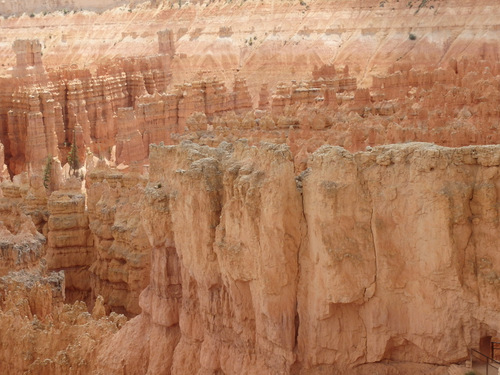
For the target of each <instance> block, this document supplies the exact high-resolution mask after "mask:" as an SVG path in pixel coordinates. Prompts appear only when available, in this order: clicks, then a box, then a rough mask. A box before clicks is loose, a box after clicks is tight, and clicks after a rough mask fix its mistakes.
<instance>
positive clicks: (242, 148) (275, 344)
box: [98, 142, 500, 374]
mask: <svg viewBox="0 0 500 375" xmlns="http://www.w3.org/2000/svg"><path fill="white" fill-rule="evenodd" d="M499 166H500V148H499V147H498V146H483V147H472V146H471V147H466V148H459V149H449V148H443V147H438V146H435V145H430V144H419V143H414V144H408V145H400V146H398V145H394V146H381V147H376V148H374V149H372V150H371V151H369V152H359V153H356V154H351V153H349V152H347V151H346V150H345V149H342V148H340V147H332V146H328V147H326V146H325V147H322V148H320V149H319V150H318V151H316V152H315V153H314V154H313V155H312V156H311V158H310V160H309V162H308V167H309V168H308V169H307V171H305V172H303V173H302V174H301V175H300V176H299V177H298V179H297V180H296V179H295V172H294V168H293V160H292V157H291V154H290V151H289V150H288V149H287V148H286V147H284V146H283V145H281V146H277V145H272V144H262V145H261V146H260V147H257V148H256V147H250V146H248V145H247V144H246V143H245V142H238V143H236V144H234V145H229V144H222V145H221V146H220V147H219V148H217V149H213V148H207V147H200V146H198V145H195V144H190V143H184V144H182V145H180V146H169V147H158V146H152V149H151V169H150V182H149V184H148V186H147V188H146V191H145V197H146V199H145V203H144V207H143V211H142V215H143V220H144V222H145V229H146V232H147V233H148V237H149V240H150V243H151V246H152V247H153V250H152V268H151V276H150V285H149V286H148V287H147V288H146V289H145V291H144V292H143V293H142V295H141V299H140V305H141V307H142V309H143V312H142V313H141V314H140V315H139V316H138V317H136V318H134V319H132V320H131V321H130V323H128V324H127V325H126V326H125V327H124V329H123V330H122V331H120V332H119V333H118V334H117V335H116V336H114V337H112V338H111V339H110V340H111V341H110V342H108V343H107V344H105V346H104V347H103V349H102V350H101V351H100V354H99V357H98V358H99V359H98V363H99V366H98V367H99V371H101V372H102V373H119V371H121V370H120V369H121V368H122V366H123V363H124V362H125V363H126V366H127V369H128V371H130V372H131V373H137V374H139V373H142V372H143V371H144V369H143V368H141V367H140V364H143V363H148V370H147V371H151V372H155V373H164V374H181V373H186V371H188V372H190V373H191V372H193V373H195V372H201V373H204V372H210V373H213V372H216V373H217V372H223V373H225V374H239V373H246V374H253V373H255V374H257V373H259V374H262V373H266V374H267V373H269V374H278V373H280V374H283V373H290V374H292V373H300V374H319V373H323V372H325V371H327V372H329V373H345V372H346V371H348V372H349V373H359V374H364V373H367V372H366V371H368V372H369V371H371V370H374V369H379V370H380V371H386V370H387V368H385V370H384V367H383V365H380V363H382V362H385V363H387V364H389V365H390V366H394V367H395V368H399V369H400V370H401V371H415V373H431V372H433V371H434V372H436V373H440V371H443V370H444V369H445V367H440V366H445V365H447V364H449V363H453V362H458V361H461V360H463V359H465V358H467V356H468V351H467V349H468V348H469V347H471V346H472V347H475V346H477V345H478V344H479V341H480V338H481V337H483V336H494V335H496V334H498V331H499V330H500V327H499V326H498V324H497V322H496V319H495V314H496V311H498V306H497V304H496V302H495V301H497V300H498V296H497V294H496V293H497V292H496V287H495V285H496V284H495V283H496V281H495V277H496V276H495V275H496V274H497V273H498V272H500V270H498V269H497V268H498V267H497V264H498V262H497V261H496V258H495V251H494V249H495V246H496V245H495V243H496V235H495V233H496V231H497V230H498V228H497V224H496V222H497V220H496V217H497V216H498V209H497V208H496V203H495V202H496V201H497V198H496V194H497V193H496V191H497V189H498V187H497V185H498V180H499V178H500V177H499V175H498V167H499ZM185 186H190V188H189V189H185V188H184V187H185ZM200 207H204V208H205V209H204V210H200ZM408 213H411V215H408ZM186 222H189V223H191V226H190V227H189V228H187V227H186V226H185V223H186ZM193 226H194V227H193ZM193 232H196V233H197V235H196V236H192V233H193ZM429 301H435V303H429ZM160 332H161V334H160ZM450 332H454V333H456V332H461V334H460V335H458V336H457V335H456V334H450ZM131 336H133V337H144V338H145V339H144V341H143V342H142V343H140V344H138V341H137V340H134V343H133V345H134V346H135V345H138V346H139V347H140V348H141V349H140V350H139V351H134V354H133V355H130V350H131V346H130V345H132V342H130V343H128V342H127V340H126V338H127V337H131ZM147 337H154V338H155V339H154V340H153V341H154V343H155V348H153V347H152V346H151V344H149V342H150V341H149V340H147V339H146V338H147ZM119 342H120V343H123V344H122V345H121V346H120V348H119V349H118V350H117V349H116V348H117V347H118V343H119ZM161 353H163V354H161ZM160 358H161V359H160ZM123 361H124V362H123ZM424 363H426V365H424ZM430 364H433V366H434V367H433V366H431V365H430ZM370 369H371V370H370ZM404 369H406V370H404ZM410 369H412V370H410Z"/></svg>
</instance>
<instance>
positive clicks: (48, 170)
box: [43, 155, 52, 189]
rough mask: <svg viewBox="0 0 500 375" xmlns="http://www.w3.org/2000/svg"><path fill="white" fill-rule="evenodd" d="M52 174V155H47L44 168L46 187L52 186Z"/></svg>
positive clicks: (44, 184)
mask: <svg viewBox="0 0 500 375" xmlns="http://www.w3.org/2000/svg"><path fill="white" fill-rule="evenodd" d="M51 174H52V155H49V156H47V161H46V163H45V168H44V170H43V186H44V187H45V189H48V188H49V187H50V177H51Z"/></svg>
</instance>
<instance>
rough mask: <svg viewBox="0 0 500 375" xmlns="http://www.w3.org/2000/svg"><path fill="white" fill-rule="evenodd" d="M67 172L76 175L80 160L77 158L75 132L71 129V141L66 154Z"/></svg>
mask: <svg viewBox="0 0 500 375" xmlns="http://www.w3.org/2000/svg"><path fill="white" fill-rule="evenodd" d="M68 164H69V174H70V175H71V174H73V176H76V177H78V170H79V169H80V160H79V159H78V147H77V146H76V134H75V131H74V130H73V143H72V144H71V148H70V150H69V154H68Z"/></svg>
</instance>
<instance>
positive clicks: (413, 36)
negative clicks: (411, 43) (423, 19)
mask: <svg viewBox="0 0 500 375" xmlns="http://www.w3.org/2000/svg"><path fill="white" fill-rule="evenodd" d="M408 38H409V39H410V40H416V39H417V36H416V35H415V34H413V33H410V35H408Z"/></svg>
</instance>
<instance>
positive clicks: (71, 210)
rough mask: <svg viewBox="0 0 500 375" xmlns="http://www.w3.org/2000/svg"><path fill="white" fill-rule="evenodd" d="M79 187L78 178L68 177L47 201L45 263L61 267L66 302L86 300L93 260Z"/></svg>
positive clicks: (57, 269) (86, 215)
mask: <svg viewBox="0 0 500 375" xmlns="http://www.w3.org/2000/svg"><path fill="white" fill-rule="evenodd" d="M80 187H81V181H80V180H78V179H74V180H70V182H69V183H68V184H67V185H66V186H65V187H64V189H62V190H58V191H55V192H53V193H52V194H51V195H50V197H49V201H48V210H49V214H50V217H49V221H48V235H47V255H46V259H47V266H48V269H49V270H53V271H59V270H64V273H65V277H66V300H67V301H69V302H70V303H73V302H75V301H85V302H90V292H91V288H90V272H89V267H90V265H91V264H92V262H93V261H94V259H95V254H94V253H95V250H94V241H93V237H92V235H91V232H90V229H89V222H88V214H87V213H86V211H85V195H84V194H83V193H82V192H81V190H80Z"/></svg>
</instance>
